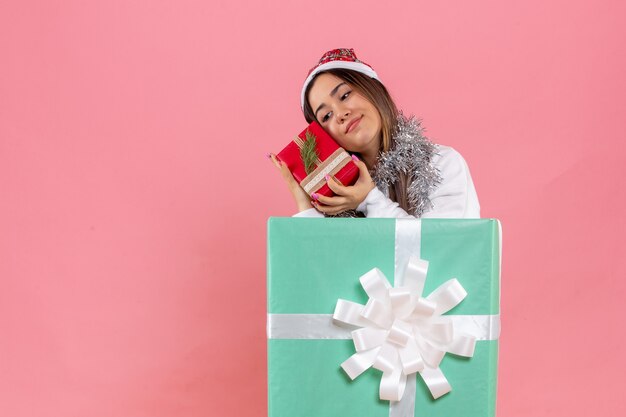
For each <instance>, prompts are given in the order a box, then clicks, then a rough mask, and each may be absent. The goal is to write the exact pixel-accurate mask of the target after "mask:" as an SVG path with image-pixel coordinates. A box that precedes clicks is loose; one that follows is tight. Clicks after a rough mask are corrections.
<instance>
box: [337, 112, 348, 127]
mask: <svg viewBox="0 0 626 417" xmlns="http://www.w3.org/2000/svg"><path fill="white" fill-rule="evenodd" d="M335 114H336V115H337V123H339V124H341V123H343V122H345V121H346V119H347V118H348V116H349V115H350V111H349V110H347V109H342V110H338V111H337V112H336V113H335Z"/></svg>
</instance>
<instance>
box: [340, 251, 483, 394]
mask: <svg viewBox="0 0 626 417" xmlns="http://www.w3.org/2000/svg"><path fill="white" fill-rule="evenodd" d="M427 272H428V261H425V260H422V259H419V258H418V257H415V256H413V257H411V258H410V259H409V263H408V265H407V268H406V272H405V275H404V285H403V286H401V287H395V288H392V287H391V285H390V284H389V281H388V280H387V278H386V277H385V275H384V274H383V273H382V272H381V271H380V270H379V269H378V268H374V269H372V270H370V271H369V272H367V273H365V274H364V275H363V276H361V278H360V279H359V280H360V281H361V285H362V286H363V289H364V290H365V292H366V293H367V295H368V296H369V300H368V301H367V304H366V305H362V304H358V303H354V302H352V301H347V300H341V299H339V300H338V301H337V305H336V306H335V312H334V314H333V319H334V320H336V321H339V322H341V323H346V324H349V325H353V326H358V327H360V328H359V329H357V330H354V331H353V332H352V339H353V341H354V347H355V349H356V353H355V354H354V355H352V356H350V358H348V359H347V360H346V361H345V362H343V363H342V364H341V367H342V368H343V369H344V371H346V373H347V374H348V376H349V377H350V378H351V379H354V378H356V377H358V376H359V375H361V373H363V372H364V371H366V370H367V369H369V368H370V367H371V366H373V367H374V368H376V369H378V370H380V371H382V372H383V376H382V378H381V381H380V391H379V393H380V398H381V399H382V400H390V401H399V400H400V399H401V398H402V395H403V394H404V390H405V387H406V378H407V375H410V374H412V373H415V372H419V373H420V375H421V376H422V378H423V380H424V382H425V383H426V385H427V386H428V389H429V390H430V392H431V394H432V396H433V398H435V399H436V398H439V397H441V396H442V395H444V394H446V393H448V392H450V390H451V389H452V388H451V386H450V384H449V383H448V380H447V379H446V377H445V376H444V374H443V372H442V371H441V369H439V364H440V363H441V360H442V359H443V357H444V355H445V354H446V352H450V353H453V354H456V355H461V356H466V357H471V356H473V355H474V346H475V344H476V338H475V337H474V336H472V335H469V334H461V333H460V332H459V331H455V328H454V321H453V320H452V319H451V318H449V317H446V316H443V315H442V314H444V313H446V312H447V311H449V310H450V309H452V308H453V307H454V306H456V305H457V304H459V303H460V302H461V301H462V300H463V299H464V298H465V296H466V295H467V292H466V291H465V289H464V288H463V287H462V286H461V284H460V283H459V281H457V280H456V278H452V279H450V280H448V281H446V282H444V283H443V284H441V285H440V286H439V287H438V288H437V289H435V290H434V291H433V292H432V293H430V295H428V296H427V297H422V291H423V289H424V283H425V281H426V274H427Z"/></svg>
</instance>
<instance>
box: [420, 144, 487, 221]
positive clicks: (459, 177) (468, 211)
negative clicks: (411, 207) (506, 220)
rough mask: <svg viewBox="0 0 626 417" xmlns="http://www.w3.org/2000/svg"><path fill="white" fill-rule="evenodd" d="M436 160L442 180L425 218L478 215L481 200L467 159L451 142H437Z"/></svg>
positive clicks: (461, 217)
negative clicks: (443, 143) (446, 143)
mask: <svg viewBox="0 0 626 417" xmlns="http://www.w3.org/2000/svg"><path fill="white" fill-rule="evenodd" d="M433 163H434V165H435V167H437V169H439V172H440V173H441V179H442V180H441V184H439V186H438V187H437V189H436V190H435V191H434V192H433V193H432V194H431V195H430V201H431V203H432V205H433V206H432V208H431V209H430V210H428V211H427V212H425V213H424V214H423V215H422V218H429V217H430V218H445V217H447V218H456V219H463V218H467V219H474V218H475V219H477V218H479V217H480V204H479V203H478V196H477V195H476V189H475V188H474V182H473V181H472V176H471V175H470V171H469V168H468V167H467V163H465V159H463V157H462V156H461V154H460V153H458V152H457V151H456V150H454V149H453V148H451V147H449V146H441V145H439V146H438V153H437V154H436V155H435V157H434V158H433Z"/></svg>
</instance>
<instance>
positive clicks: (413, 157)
mask: <svg viewBox="0 0 626 417" xmlns="http://www.w3.org/2000/svg"><path fill="white" fill-rule="evenodd" d="M436 152H437V148H436V145H435V144H434V143H432V142H431V141H429V140H428V139H427V138H426V137H425V136H424V129H423V128H422V126H421V122H420V120H418V119H416V118H415V116H411V117H406V116H404V115H403V114H402V113H400V114H399V115H398V118H397V120H396V127H395V130H394V133H393V135H392V140H391V147H390V149H389V150H388V151H387V152H382V153H381V154H380V156H379V157H378V161H377V163H376V166H375V167H374V169H373V171H372V172H371V174H372V179H373V180H374V182H375V183H376V186H377V187H378V189H379V190H380V191H382V192H383V193H384V194H385V195H389V189H390V187H392V186H393V185H394V184H395V183H396V181H397V180H398V178H399V177H400V174H401V173H402V174H405V175H407V176H408V183H409V186H408V189H407V200H408V203H409V208H408V210H407V212H408V213H409V214H411V215H413V216H415V217H421V215H422V214H423V213H424V212H426V211H427V210H428V209H430V208H431V207H432V203H431V201H430V198H429V197H428V196H429V195H430V193H431V192H433V191H434V190H435V189H436V188H437V186H438V185H439V184H440V183H441V174H440V172H439V170H438V169H437V168H436V167H435V166H434V165H433V163H432V159H433V156H434V155H435V153H436ZM328 217H363V214H362V213H360V212H357V211H356V210H348V211H345V212H343V213H339V214H338V215H334V216H328Z"/></svg>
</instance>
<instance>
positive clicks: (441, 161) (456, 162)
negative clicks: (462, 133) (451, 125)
mask: <svg viewBox="0 0 626 417" xmlns="http://www.w3.org/2000/svg"><path fill="white" fill-rule="evenodd" d="M433 164H434V165H435V166H437V167H438V168H439V169H440V170H441V169H442V168H448V169H450V168H454V167H456V168H457V169H462V170H466V169H467V163H466V162H465V159H464V158H463V156H462V155H461V154H460V153H459V151H457V150H456V149H454V148H453V147H452V146H446V145H440V144H435V152H434V154H433Z"/></svg>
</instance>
